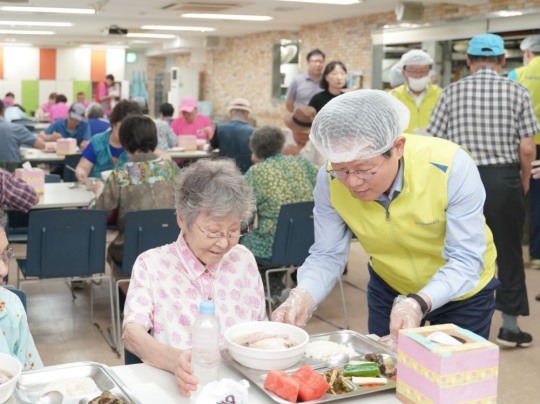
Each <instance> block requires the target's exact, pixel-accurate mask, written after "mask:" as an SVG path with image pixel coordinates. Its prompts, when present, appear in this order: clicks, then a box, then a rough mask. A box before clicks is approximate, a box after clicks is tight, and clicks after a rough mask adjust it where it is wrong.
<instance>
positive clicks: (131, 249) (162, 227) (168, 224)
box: [111, 209, 180, 349]
mask: <svg viewBox="0 0 540 404" xmlns="http://www.w3.org/2000/svg"><path fill="white" fill-rule="evenodd" d="M178 234H180V229H179V228H178V224H177V222H176V212H175V210H174V209H149V210H138V211H132V212H128V213H127V214H126V226H125V229H124V252H123V259H122V262H116V261H112V263H111V264H112V265H113V266H114V267H115V268H116V270H117V271H118V272H119V274H120V275H121V276H123V277H125V278H122V279H117V280H116V288H115V290H116V320H117V321H118V323H117V327H118V337H117V341H118V344H120V341H121V339H122V324H121V321H120V319H121V316H120V290H121V291H122V292H123V293H124V294H126V295H127V290H128V287H129V277H130V276H131V270H132V269H133V264H134V263H135V260H136V259H137V257H138V256H139V255H140V254H141V253H143V252H145V251H146V250H149V249H151V248H155V247H159V246H162V245H165V244H169V243H172V242H174V241H176V239H177V238H178ZM118 349H120V346H118Z"/></svg>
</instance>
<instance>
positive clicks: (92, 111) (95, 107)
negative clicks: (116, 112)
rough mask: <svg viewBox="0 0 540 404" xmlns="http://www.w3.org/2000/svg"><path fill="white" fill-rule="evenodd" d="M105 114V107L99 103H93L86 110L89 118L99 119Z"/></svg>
mask: <svg viewBox="0 0 540 404" xmlns="http://www.w3.org/2000/svg"><path fill="white" fill-rule="evenodd" d="M104 115H105V112H104V111H103V107H102V106H101V105H99V104H95V103H94V104H92V105H90V106H89V107H88V109H87V110H86V117H87V118H88V119H99V118H103V116H104Z"/></svg>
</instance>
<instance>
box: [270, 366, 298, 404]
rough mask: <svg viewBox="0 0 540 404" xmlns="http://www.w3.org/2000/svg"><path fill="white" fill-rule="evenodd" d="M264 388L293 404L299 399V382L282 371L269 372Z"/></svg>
mask: <svg viewBox="0 0 540 404" xmlns="http://www.w3.org/2000/svg"><path fill="white" fill-rule="evenodd" d="M264 388H265V389H266V390H269V391H271V392H272V393H274V394H276V395H277V396H279V397H281V398H283V399H285V400H288V401H290V402H293V403H296V400H297V399H298V389H299V386H298V382H297V381H296V380H295V379H293V378H292V377H291V376H289V375H288V374H287V373H285V372H284V371H282V370H271V371H269V372H268V374H267V375H266V380H265V381H264Z"/></svg>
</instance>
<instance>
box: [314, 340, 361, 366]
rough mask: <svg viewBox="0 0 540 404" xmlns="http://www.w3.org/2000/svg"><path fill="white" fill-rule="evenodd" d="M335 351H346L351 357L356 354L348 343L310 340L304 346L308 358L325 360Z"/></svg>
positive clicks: (335, 352)
mask: <svg viewBox="0 0 540 404" xmlns="http://www.w3.org/2000/svg"><path fill="white" fill-rule="evenodd" d="M337 353H346V354H349V356H351V357H353V356H355V355H358V354H357V353H356V351H355V350H354V349H353V348H351V347H350V346H349V345H345V344H338V343H335V342H332V341H314V342H310V343H309V344H307V346H306V353H305V355H306V356H307V357H308V358H311V359H316V360H319V361H326V360H328V358H329V357H330V356H332V355H335V354H337Z"/></svg>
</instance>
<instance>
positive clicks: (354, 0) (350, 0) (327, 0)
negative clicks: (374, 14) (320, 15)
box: [277, 0, 364, 6]
mask: <svg viewBox="0 0 540 404" xmlns="http://www.w3.org/2000/svg"><path fill="white" fill-rule="evenodd" d="M277 1H286V2H289V3H315V4H331V5H332V6H350V5H352V4H362V3H363V2H364V0H277Z"/></svg>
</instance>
